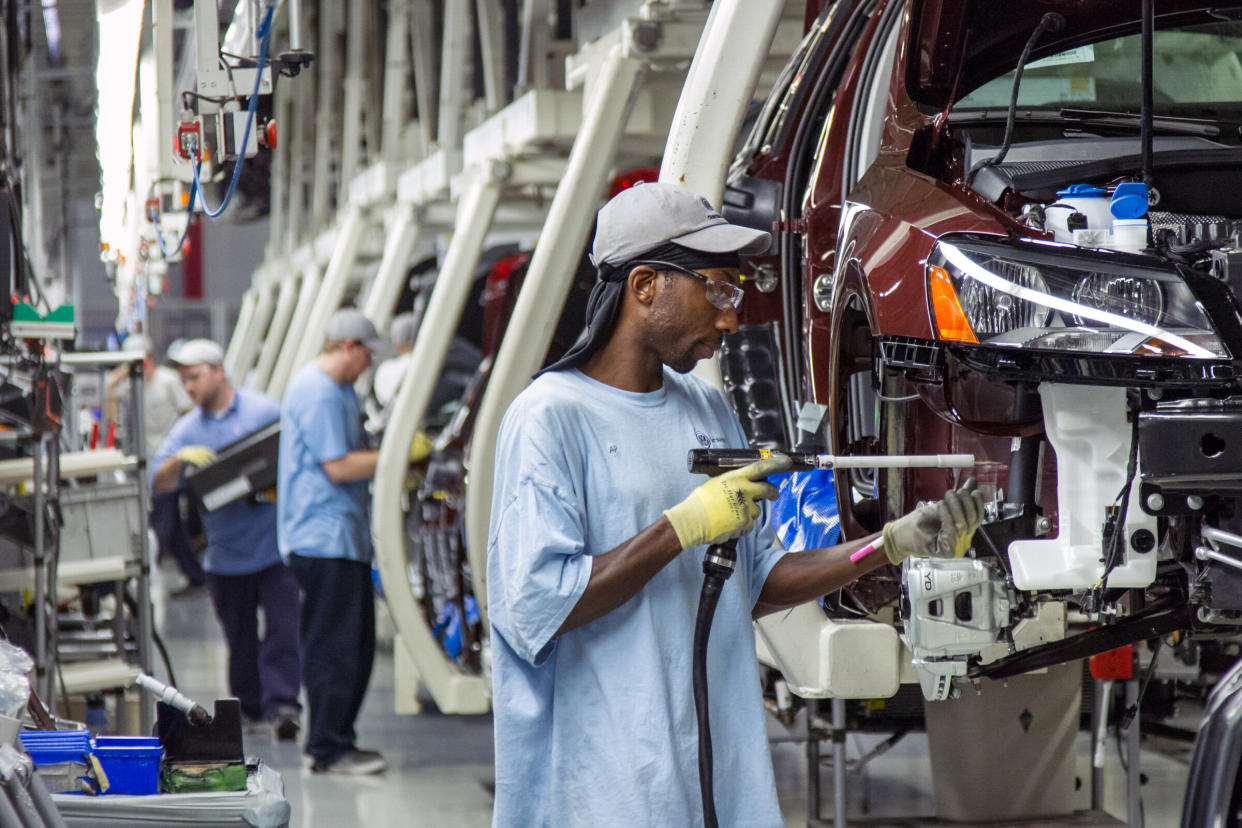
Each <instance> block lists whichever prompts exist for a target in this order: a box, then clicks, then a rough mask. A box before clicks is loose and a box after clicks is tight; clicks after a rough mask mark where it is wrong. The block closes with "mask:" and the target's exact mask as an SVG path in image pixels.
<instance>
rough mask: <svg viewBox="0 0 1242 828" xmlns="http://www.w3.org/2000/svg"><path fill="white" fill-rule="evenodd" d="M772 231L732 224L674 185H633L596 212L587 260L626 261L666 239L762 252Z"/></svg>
mask: <svg viewBox="0 0 1242 828" xmlns="http://www.w3.org/2000/svg"><path fill="white" fill-rule="evenodd" d="M770 239H771V234H769V233H767V232H765V231H763V230H755V229H754V228H751V227H742V226H741V225H737V224H730V223H729V222H727V221H725V219H724V217H723V216H721V215H720V213H719V212H717V211H716V209H715V208H714V207H712V205H711V203H710V202H709V201H708V200H707V199H705V198H703V197H702V196H701V195H698V194H697V193H695V192H693V191H692V190H688V189H686V188H685V187H680V186H677V185H675V184H660V183H649V184H636V185H635V186H633V187H631V188H630V189H628V190H623V191H622V192H620V193H618V194H617V195H616V196H614V197H613V199H612V200H611V201H609V202H608V203H607V204H605V205H604V206H603V208H602V209H600V211H599V220H598V223H597V224H596V229H595V243H594V244H593V245H592V246H591V262H592V263H593V264H594V265H595V266H596V267H602V266H603V265H607V264H613V265H618V264H624V263H625V262H628V261H630V260H631V259H634V258H636V257H638V256H639V255H640V254H642V253H646V252H647V251H648V250H651V249H652V248H654V247H657V246H659V245H661V244H664V243H666V242H673V243H674V244H678V245H681V246H682V247H686V248H689V249H691V250H698V251H701V252H703V253H740V254H742V255H743V256H747V255H753V254H755V253H761V252H763V251H764V250H766V249H767V247H768V242H769V240H770Z"/></svg>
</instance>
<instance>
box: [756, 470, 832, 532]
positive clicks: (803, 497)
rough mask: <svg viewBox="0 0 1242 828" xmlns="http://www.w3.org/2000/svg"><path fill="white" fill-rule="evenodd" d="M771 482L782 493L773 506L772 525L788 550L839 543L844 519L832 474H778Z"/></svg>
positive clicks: (823, 471) (811, 472)
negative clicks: (839, 508) (839, 512)
mask: <svg viewBox="0 0 1242 828" xmlns="http://www.w3.org/2000/svg"><path fill="white" fill-rule="evenodd" d="M768 480H769V482H771V483H772V484H774V485H775V486H777V488H778V489H779V491H780V493H779V494H778V495H777V498H776V500H775V501H774V502H773V504H772V526H773V528H774V529H775V530H776V536H777V537H778V538H780V540H781V544H782V545H783V546H784V547H785V549H787V550H788V551H790V552H801V551H802V550H804V549H823V548H824V547H826V546H833V545H835V544H836V543H837V541H838V540H839V539H840V537H841V518H840V516H839V514H838V513H837V489H836V485H835V484H834V482H833V479H832V472H831V471H829V470H827V469H816V470H814V471H809V472H794V473H792V474H778V475H773V476H772V477H770V478H768Z"/></svg>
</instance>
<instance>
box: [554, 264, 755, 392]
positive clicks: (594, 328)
mask: <svg viewBox="0 0 1242 828" xmlns="http://www.w3.org/2000/svg"><path fill="white" fill-rule="evenodd" d="M659 262H664V263H667V264H671V265H676V266H678V267H684V268H686V269H687V270H710V269H714V268H724V267H731V268H736V267H738V266H739V265H740V263H741V258H740V257H739V256H738V254H737V253H736V252H732V253H705V252H703V251H700V250H691V249H690V248H688V247H683V246H681V245H680V244H676V243H674V242H665V243H664V244H661V245H659V246H657V247H653V248H651V249H650V250H648V251H647V252H645V253H643V254H641V255H639V256H635V257H634V258H633V259H630V260H629V261H627V262H624V263H623V264H619V265H613V264H607V263H605V264H603V265H600V266H599V267H598V268H597V269H598V271H599V281H598V282H596V283H595V287H593V288H591V296H590V298H589V299H588V300H587V310H586V327H585V328H583V330H582V334H581V335H580V336H579V337H578V341H577V342H575V343H574V345H573V347H572V348H570V349H569V350H568V351H566V352H565V355H564V356H563V357H561V358H560V359H559V360H557V361H556V362H554V363H552V364H551V365H549V366H548V367H546V368H544V369H543V370H542V371H540V372H539V373H538V374H535V376H536V377H538V376H539V375H540V374H546V373H548V372H549V371H565V370H568V369H570V368H578V367H580V366H582V365H584V364H585V363H586V362H587V361H588V360H589V359H590V358H591V357H592V356H594V355H595V352H596V351H598V350H599V349H600V348H602V347H603V346H604V344H605V343H607V342H608V340H609V339H611V338H612V331H613V328H615V327H616V324H617V315H618V313H619V312H620V310H621V297H622V296H623V295H624V293H625V285H626V280H627V279H628V278H629V275H630V271H632V270H633V269H634V268H635V267H638V266H639V265H643V264H647V265H649V266H650V267H652V268H655V269H656V270H659V269H660V265H659V264H658V263H659Z"/></svg>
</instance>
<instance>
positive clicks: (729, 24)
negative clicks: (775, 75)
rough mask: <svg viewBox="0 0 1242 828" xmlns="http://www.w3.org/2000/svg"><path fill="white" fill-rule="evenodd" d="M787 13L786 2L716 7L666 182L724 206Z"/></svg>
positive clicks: (680, 111) (666, 165) (684, 103)
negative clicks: (736, 153)
mask: <svg viewBox="0 0 1242 828" xmlns="http://www.w3.org/2000/svg"><path fill="white" fill-rule="evenodd" d="M783 8H784V4H783V3H756V2H754V0H716V2H714V3H712V9H711V12H710V13H709V14H708V16H707V25H706V26H705V27H704V28H703V35H702V37H700V38H699V47H698V49H697V50H696V51H695V53H694V61H693V62H692V63H691V64H690V72H689V73H688V74H687V75H686V84H685V86H684V87H682V90H681V98H680V99H679V100H678V101H677V110H676V111H675V112H674V113H673V126H672V128H671V129H670V130H669V133H668V143H667V144H666V145H665V147H664V161H663V163H662V164H661V165H660V181H662V182H665V183H667V184H681V185H683V186H685V187H689V188H690V189H691V190H694V191H695V192H696V193H698V194H699V195H701V196H703V197H705V198H706V199H707V200H708V201H710V202H711V203H712V204H715V205H716V206H717V207H719V206H720V199H721V198H722V197H723V195H724V176H725V172H726V171H727V170H728V169H729V163H730V162H731V161H732V160H733V141H734V138H735V137H736V136H737V133H738V130H739V129H740V128H741V126H742V119H743V118H745V117H746V109H747V107H748V106H749V105H750V100H751V97H752V96H753V95H754V93H755V86H756V84H758V83H759V72H760V70H761V69H762V68H763V62H764V60H766V59H767V55H768V49H769V47H770V46H771V44H772V38H773V37H774V36H775V34H776V26H777V24H778V23H779V22H780V19H781V11H782V10H783Z"/></svg>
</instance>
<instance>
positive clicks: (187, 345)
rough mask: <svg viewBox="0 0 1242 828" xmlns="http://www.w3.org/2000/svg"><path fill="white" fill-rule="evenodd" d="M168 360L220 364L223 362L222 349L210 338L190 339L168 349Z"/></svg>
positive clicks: (180, 363)
mask: <svg viewBox="0 0 1242 828" xmlns="http://www.w3.org/2000/svg"><path fill="white" fill-rule="evenodd" d="M168 361H169V362H173V363H176V364H177V365H187V366H189V365H202V364H203V363H206V364H208V365H220V364H222V363H223V362H224V349H222V348H221V347H220V346H219V345H217V344H216V343H214V342H212V341H211V340H210V339H190V340H187V341H185V342H182V343H181V345H179V346H178V347H177V348H175V349H174V348H169V349H168Z"/></svg>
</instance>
